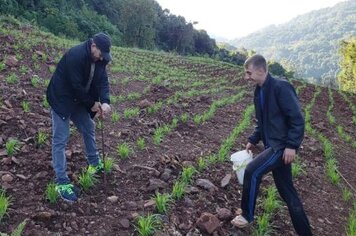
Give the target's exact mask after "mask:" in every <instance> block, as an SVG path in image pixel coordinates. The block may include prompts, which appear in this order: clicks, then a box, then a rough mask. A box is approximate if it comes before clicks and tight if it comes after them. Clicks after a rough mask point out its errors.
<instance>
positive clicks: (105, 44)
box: [93, 33, 112, 61]
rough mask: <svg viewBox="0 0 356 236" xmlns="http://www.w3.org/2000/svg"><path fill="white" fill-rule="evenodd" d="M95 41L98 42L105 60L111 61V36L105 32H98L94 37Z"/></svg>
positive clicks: (97, 44)
mask: <svg viewBox="0 0 356 236" xmlns="http://www.w3.org/2000/svg"><path fill="white" fill-rule="evenodd" d="M93 41H94V43H95V44H96V46H97V47H98V48H99V49H100V51H101V55H102V57H103V58H104V60H105V61H111V60H112V56H111V53H110V47H111V38H110V37H109V36H108V35H107V34H104V33H97V34H96V35H94V37H93Z"/></svg>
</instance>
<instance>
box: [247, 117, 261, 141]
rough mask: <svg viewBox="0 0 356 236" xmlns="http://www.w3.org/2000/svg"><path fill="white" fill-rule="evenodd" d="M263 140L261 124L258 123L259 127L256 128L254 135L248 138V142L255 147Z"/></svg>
mask: <svg viewBox="0 0 356 236" xmlns="http://www.w3.org/2000/svg"><path fill="white" fill-rule="evenodd" d="M256 117H257V114H256ZM260 140H261V131H260V127H259V122H258V121H257V125H256V126H255V130H254V131H253V134H252V135H251V136H250V137H249V138H248V141H249V142H250V143H252V144H253V145H256V144H258V143H259V141H260Z"/></svg>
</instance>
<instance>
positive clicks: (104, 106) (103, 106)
mask: <svg viewBox="0 0 356 236" xmlns="http://www.w3.org/2000/svg"><path fill="white" fill-rule="evenodd" d="M101 110H102V112H103V113H104V114H107V113H109V112H110V111H111V107H110V105H109V104H107V103H103V104H101Z"/></svg>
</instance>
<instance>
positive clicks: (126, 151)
mask: <svg viewBox="0 0 356 236" xmlns="http://www.w3.org/2000/svg"><path fill="white" fill-rule="evenodd" d="M116 152H117V154H118V155H119V157H121V159H126V158H128V156H129V155H130V154H131V148H130V146H129V145H128V144H127V143H122V144H118V145H117V147H116Z"/></svg>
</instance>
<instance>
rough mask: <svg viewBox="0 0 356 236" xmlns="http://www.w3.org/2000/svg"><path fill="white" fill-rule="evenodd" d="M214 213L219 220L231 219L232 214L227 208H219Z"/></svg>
mask: <svg viewBox="0 0 356 236" xmlns="http://www.w3.org/2000/svg"><path fill="white" fill-rule="evenodd" d="M216 212H217V214H218V218H219V219H220V220H229V219H231V218H232V212H231V211H230V210H229V209H227V208H219V209H217V211H216Z"/></svg>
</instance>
